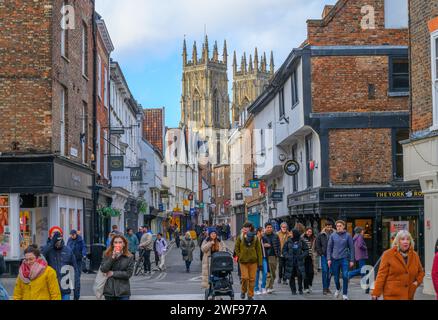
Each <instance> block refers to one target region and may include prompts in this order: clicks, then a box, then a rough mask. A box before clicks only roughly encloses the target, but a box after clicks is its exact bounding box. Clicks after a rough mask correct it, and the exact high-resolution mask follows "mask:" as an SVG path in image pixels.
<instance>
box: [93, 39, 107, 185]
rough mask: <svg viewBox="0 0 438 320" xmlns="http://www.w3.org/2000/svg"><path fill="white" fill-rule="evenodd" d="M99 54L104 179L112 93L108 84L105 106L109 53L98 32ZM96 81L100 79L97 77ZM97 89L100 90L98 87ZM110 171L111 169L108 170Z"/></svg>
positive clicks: (98, 102) (98, 115) (99, 109)
mask: <svg viewBox="0 0 438 320" xmlns="http://www.w3.org/2000/svg"><path fill="white" fill-rule="evenodd" d="M97 35H98V37H97V53H98V54H99V56H100V59H101V75H100V82H101V86H100V89H101V90H100V97H99V96H98V95H97V96H96V106H97V110H96V111H97V113H96V116H97V121H98V122H99V124H100V141H98V143H99V145H100V173H101V174H100V175H101V177H104V165H105V144H106V145H108V142H107V141H105V139H104V138H105V135H104V132H105V131H106V132H107V134H108V136H107V137H108V138H107V139H109V122H108V118H109V117H108V115H109V104H110V98H109V91H110V89H109V88H110V85H109V83H108V84H107V92H106V94H107V104H106V106H105V104H104V101H105V100H104V99H105V97H104V96H105V91H104V88H105V69H106V72H107V81H109V53H108V52H107V51H106V49H105V45H104V43H103V40H102V37H101V35H100V32H97ZM97 70H99V68H97ZM96 79H98V78H97V77H96ZM96 88H98V87H97V86H96ZM108 152H109V147H108ZM108 170H109V169H108ZM107 174H108V175H109V172H107ZM106 181H107V180H105V179H104V180H103V182H106Z"/></svg>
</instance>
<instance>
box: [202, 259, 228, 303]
mask: <svg viewBox="0 0 438 320" xmlns="http://www.w3.org/2000/svg"><path fill="white" fill-rule="evenodd" d="M233 262H234V261H233V257H232V255H231V254H230V253H228V252H222V251H221V252H215V253H213V254H212V255H211V261H210V270H209V276H208V283H209V287H208V289H205V300H208V299H209V298H210V297H211V298H212V300H215V299H216V297H219V296H229V297H230V299H231V300H234V290H233V274H232V272H233Z"/></svg>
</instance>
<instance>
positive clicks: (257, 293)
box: [254, 290, 262, 296]
mask: <svg viewBox="0 0 438 320" xmlns="http://www.w3.org/2000/svg"><path fill="white" fill-rule="evenodd" d="M254 294H255V295H256V296H259V295H261V294H262V293H261V292H260V291H259V290H257V291H256V292H254Z"/></svg>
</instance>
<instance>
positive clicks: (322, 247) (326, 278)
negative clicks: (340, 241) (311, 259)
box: [315, 221, 333, 295]
mask: <svg viewBox="0 0 438 320" xmlns="http://www.w3.org/2000/svg"><path fill="white" fill-rule="evenodd" d="M332 233H333V222H331V221H327V222H326V223H325V227H324V229H323V230H322V232H321V233H320V234H319V235H318V237H317V238H316V244H315V248H316V252H317V253H318V255H319V256H320V257H321V268H322V287H323V294H324V295H328V294H331V291H330V289H329V288H330V279H331V277H330V270H329V266H328V262H327V244H328V240H329V238H330V236H331V234H332Z"/></svg>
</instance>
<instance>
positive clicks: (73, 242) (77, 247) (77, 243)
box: [67, 230, 87, 300]
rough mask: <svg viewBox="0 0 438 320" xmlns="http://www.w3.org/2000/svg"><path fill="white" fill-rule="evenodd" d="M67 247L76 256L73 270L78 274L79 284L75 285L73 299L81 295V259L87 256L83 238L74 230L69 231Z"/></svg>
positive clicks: (77, 298)
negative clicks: (75, 266)
mask: <svg viewBox="0 0 438 320" xmlns="http://www.w3.org/2000/svg"><path fill="white" fill-rule="evenodd" d="M67 247H69V248H70V249H71V251H72V252H73V254H74V256H75V258H76V265H77V268H76V270H75V272H76V273H77V274H78V277H79V286H78V287H75V290H74V299H75V300H79V297H80V295H81V287H80V283H81V281H80V279H81V272H82V261H84V260H85V259H86V257H87V247H86V246H85V243H84V240H83V239H82V237H81V236H80V235H79V234H78V232H77V231H76V230H71V231H70V238H69V239H68V241H67Z"/></svg>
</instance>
